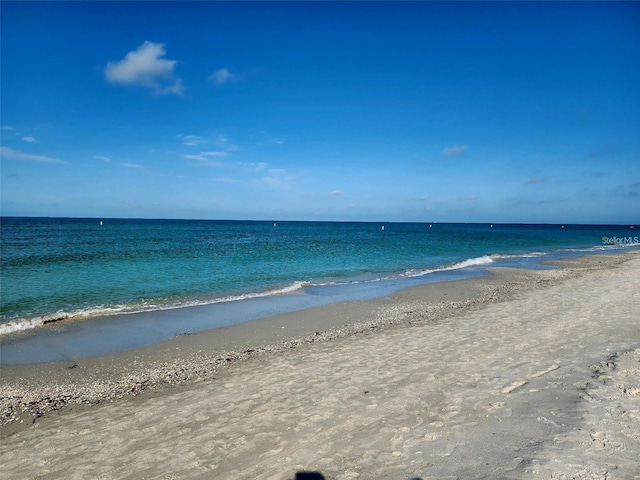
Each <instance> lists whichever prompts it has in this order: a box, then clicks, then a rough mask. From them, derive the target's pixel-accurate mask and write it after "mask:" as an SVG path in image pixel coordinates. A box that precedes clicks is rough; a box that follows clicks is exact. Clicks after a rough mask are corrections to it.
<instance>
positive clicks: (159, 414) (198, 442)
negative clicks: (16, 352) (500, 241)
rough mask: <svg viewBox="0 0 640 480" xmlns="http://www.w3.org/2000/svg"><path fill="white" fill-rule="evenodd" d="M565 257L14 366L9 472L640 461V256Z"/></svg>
mask: <svg viewBox="0 0 640 480" xmlns="http://www.w3.org/2000/svg"><path fill="white" fill-rule="evenodd" d="M562 267H563V268H562V269H553V270H535V271H533V270H519V269H493V270H492V274H491V275H490V276H487V277H482V278H474V279H468V280H463V281H458V282H450V283H441V284H431V285H424V286H420V287H415V288H411V289H407V290H403V291H401V292H398V293H396V294H394V295H391V296H389V297H385V298H380V299H375V300H367V301H362V302H351V303H345V304H336V305H329V306H326V307H320V308H317V309H312V310H307V311H302V312H296V313H291V314H287V315H283V316H280V317H274V318H270V319H265V320H259V321H255V322H250V323H248V324H245V325H239V326H235V327H230V328H226V329H221V330H216V331H209V332H203V333H200V334H196V335H184V336H179V337H177V338H175V339H173V340H171V341H169V342H165V343H163V344H159V345H155V346H152V347H148V348H144V349H140V350H134V351H129V352H121V353H118V354H113V355H109V356H104V357H96V358H87V359H82V360H78V361H73V362H60V363H52V364H42V365H24V366H19V365H18V366H3V367H2V380H1V385H0V390H1V395H0V397H1V398H0V412H1V413H2V419H3V426H2V427H0V443H1V445H0V454H1V460H0V470H1V471H2V478H3V479H30V478H38V479H58V478H66V479H87V478H94V479H124V478H131V479H133V478H135V479H187V478H203V479H204V478H207V479H212V478H215V479H234V480H235V479H283V480H284V479H294V478H296V477H298V478H304V475H302V472H317V473H318V475H315V478H316V479H317V478H325V479H336V480H338V479H339V480H346V479H354V478H359V479H422V480H427V479H478V478H487V479H498V478H505V479H529V478H549V479H603V480H604V479H639V478H640V433H638V432H640V255H639V254H638V251H637V250H632V251H629V252H627V253H625V254H620V255H593V256H588V257H582V258H579V259H574V260H567V261H563V262H562ZM307 478H310V476H307Z"/></svg>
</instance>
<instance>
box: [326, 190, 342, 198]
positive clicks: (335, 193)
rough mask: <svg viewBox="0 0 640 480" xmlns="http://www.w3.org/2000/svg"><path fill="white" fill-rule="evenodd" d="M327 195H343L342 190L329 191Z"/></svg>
mask: <svg viewBox="0 0 640 480" xmlns="http://www.w3.org/2000/svg"><path fill="white" fill-rule="evenodd" d="M329 195H330V196H332V197H339V196H340V195H344V192H343V191H342V190H333V191H331V192H329Z"/></svg>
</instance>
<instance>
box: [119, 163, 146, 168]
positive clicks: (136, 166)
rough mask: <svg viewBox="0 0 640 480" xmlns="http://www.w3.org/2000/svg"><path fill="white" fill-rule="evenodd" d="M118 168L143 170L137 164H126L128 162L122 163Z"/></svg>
mask: <svg viewBox="0 0 640 480" xmlns="http://www.w3.org/2000/svg"><path fill="white" fill-rule="evenodd" d="M120 166H121V167H124V168H134V169H141V168H144V166H143V165H140V164H138V163H128V162H122V163H120Z"/></svg>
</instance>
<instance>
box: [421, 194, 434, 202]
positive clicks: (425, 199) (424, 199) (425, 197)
mask: <svg viewBox="0 0 640 480" xmlns="http://www.w3.org/2000/svg"><path fill="white" fill-rule="evenodd" d="M418 200H421V201H423V202H426V201H427V200H431V195H422V196H421V197H418Z"/></svg>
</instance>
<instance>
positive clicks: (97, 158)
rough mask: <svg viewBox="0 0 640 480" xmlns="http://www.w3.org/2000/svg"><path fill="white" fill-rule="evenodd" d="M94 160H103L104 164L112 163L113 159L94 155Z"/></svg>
mask: <svg viewBox="0 0 640 480" xmlns="http://www.w3.org/2000/svg"><path fill="white" fill-rule="evenodd" d="M93 158H95V159H96V160H102V161H103V162H110V161H111V159H110V158H109V157H103V156H101V155H94V156H93Z"/></svg>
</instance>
